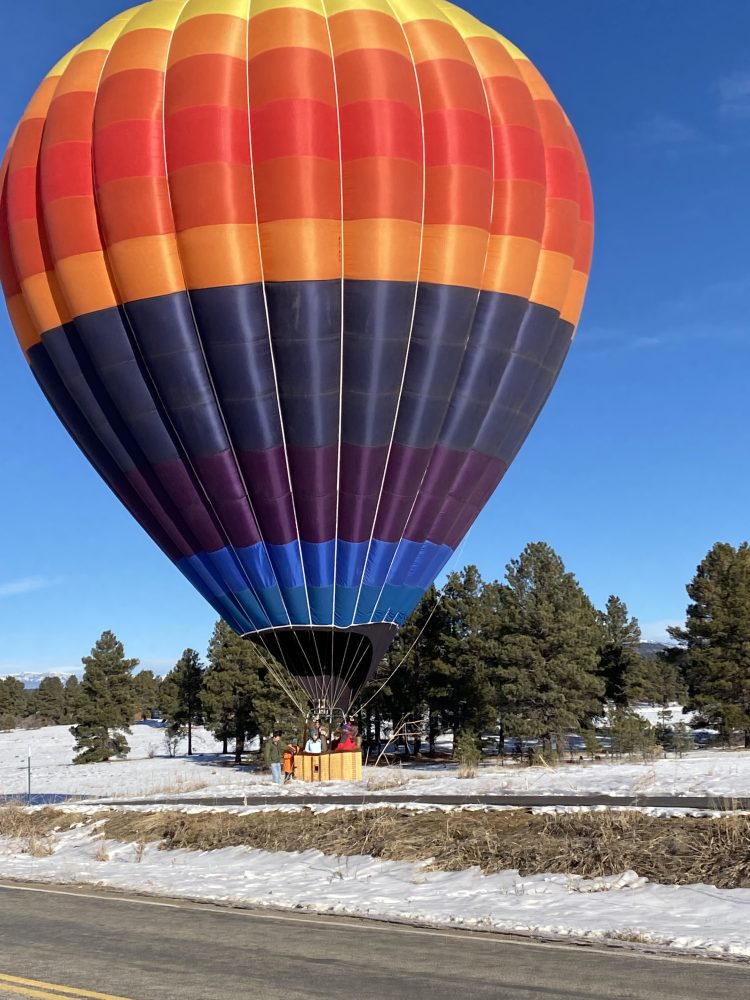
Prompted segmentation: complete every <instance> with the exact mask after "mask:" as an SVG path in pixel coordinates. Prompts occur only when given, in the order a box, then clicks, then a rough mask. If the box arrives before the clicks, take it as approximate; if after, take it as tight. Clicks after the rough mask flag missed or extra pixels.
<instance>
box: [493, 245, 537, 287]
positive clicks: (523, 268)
mask: <svg viewBox="0 0 750 1000" xmlns="http://www.w3.org/2000/svg"><path fill="white" fill-rule="evenodd" d="M538 264H539V244H538V243H537V242H535V241H534V240H527V239H523V238H521V237H518V236H492V237H491V238H490V246H489V253H488V255H487V267H486V269H485V274H484V278H483V279H482V288H483V289H485V290H486V291H488V292H504V293H505V294H506V295H518V296H520V297H521V298H522V299H528V298H529V296H530V295H531V289H532V287H533V285H534V278H535V277H536V271H537V267H538Z"/></svg>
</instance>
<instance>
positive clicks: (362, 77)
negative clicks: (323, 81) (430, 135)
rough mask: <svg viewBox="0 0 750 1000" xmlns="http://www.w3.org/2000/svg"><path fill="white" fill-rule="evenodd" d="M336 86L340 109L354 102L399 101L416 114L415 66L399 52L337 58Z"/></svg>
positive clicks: (362, 52)
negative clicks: (412, 109) (341, 106)
mask: <svg viewBox="0 0 750 1000" xmlns="http://www.w3.org/2000/svg"><path fill="white" fill-rule="evenodd" d="M336 83H337V86H338V91H339V101H340V103H341V104H342V105H346V104H350V103H354V102H355V101H402V102H403V103H406V104H408V105H409V106H410V107H412V108H414V109H415V110H417V109H418V108H419V91H418V89H417V75H416V72H415V70H414V64H413V63H412V61H411V59H409V58H408V50H407V53H406V55H404V54H402V53H400V52H390V51H386V50H384V49H360V50H358V51H356V52H350V53H348V54H347V55H342V56H337V57H336Z"/></svg>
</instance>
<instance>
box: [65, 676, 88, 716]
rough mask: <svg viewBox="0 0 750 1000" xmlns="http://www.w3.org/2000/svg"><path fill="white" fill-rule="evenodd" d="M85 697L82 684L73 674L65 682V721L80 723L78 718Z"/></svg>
mask: <svg viewBox="0 0 750 1000" xmlns="http://www.w3.org/2000/svg"><path fill="white" fill-rule="evenodd" d="M83 701H84V697H83V694H82V693H81V684H80V681H79V680H78V678H77V677H76V675H75V674H71V675H70V677H69V678H68V679H67V680H66V681H65V721H66V722H78V716H79V713H80V710H81V706H82V704H83Z"/></svg>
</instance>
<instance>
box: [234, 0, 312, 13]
mask: <svg viewBox="0 0 750 1000" xmlns="http://www.w3.org/2000/svg"><path fill="white" fill-rule="evenodd" d="M283 7H294V8H296V9H297V10H311V11H312V12H313V13H314V14H322V13H323V3H322V0H251V2H250V17H257V16H258V14H265V13H266V11H268V10H281V9H282V8H283Z"/></svg>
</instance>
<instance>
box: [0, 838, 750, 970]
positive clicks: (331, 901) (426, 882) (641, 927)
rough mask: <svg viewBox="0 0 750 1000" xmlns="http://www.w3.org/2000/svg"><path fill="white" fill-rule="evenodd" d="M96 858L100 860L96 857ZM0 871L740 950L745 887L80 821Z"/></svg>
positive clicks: (0, 854)
mask: <svg viewBox="0 0 750 1000" xmlns="http://www.w3.org/2000/svg"><path fill="white" fill-rule="evenodd" d="M102 858H104V859H105V860H101V859H102ZM0 876H2V877H5V878H14V879H24V880H34V881H38V882H53V883H76V884H79V885H80V884H88V885H100V886H109V887H113V888H117V889H121V890H126V889H130V890H137V891H138V892H140V893H150V894H154V895H157V896H159V895H162V896H177V897H183V898H188V899H195V900H202V901H213V902H218V903H226V904H231V905H233V906H247V907H268V908H273V909H277V910H278V909H296V910H300V909H304V910H306V911H309V912H319V913H330V914H342V915H343V914H347V915H351V916H361V917H368V918H370V919H373V918H376V919H383V920H399V921H406V922H409V923H415V924H422V925H428V926H438V927H464V928H472V929H476V930H485V931H487V930H494V931H505V932H513V933H529V934H534V935H538V936H543V937H566V938H573V939H583V938H585V939H594V940H607V939H609V940H612V939H614V940H619V941H626V942H627V941H630V942H635V943H640V944H651V945H657V946H661V947H666V948H669V949H679V950H682V951H690V952H697V953H702V954H711V955H716V956H724V957H727V956H734V957H739V956H744V957H750V889H729V890H728V889H716V888H714V887H713V886H708V885H694V886H663V885H657V884H654V883H650V882H648V881H647V880H646V879H644V878H640V877H639V876H638V875H636V874H635V873H634V872H624V873H622V874H621V875H617V876H613V877H608V878H597V879H582V878H580V877H578V876H574V875H534V876H526V877H522V876H521V875H519V874H518V872H517V871H506V872H502V873H499V874H496V875H482V874H481V872H479V871H478V869H475V868H474V869H469V870H467V871H462V872H434V871H432V872H431V871H428V870H427V866H426V865H425V864H413V863H406V862H394V861H379V860H376V859H374V858H371V857H344V858H333V857H327V856H325V855H323V854H321V853H320V852H319V851H305V852H304V853H296V854H280V853H274V854H271V853H268V852H265V851H259V850H254V849H250V848H241V847H235V848H223V849H221V850H216V851H206V852H197V851H183V850H177V851H160V850H158V848H157V846H156V845H155V844H149V845H145V847H144V846H143V845H137V844H132V843H130V844H125V843H119V842H113V841H106V842H104V843H103V842H102V841H101V840H100V839H98V838H95V837H92V836H91V828H90V827H77V828H74V829H72V830H70V831H68V832H65V833H62V834H57V835H56V838H55V850H54V853H53V854H52V855H50V856H49V857H31V856H30V855H29V854H24V853H22V851H21V845H20V844H18V843H14V842H12V841H9V840H0Z"/></svg>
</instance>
